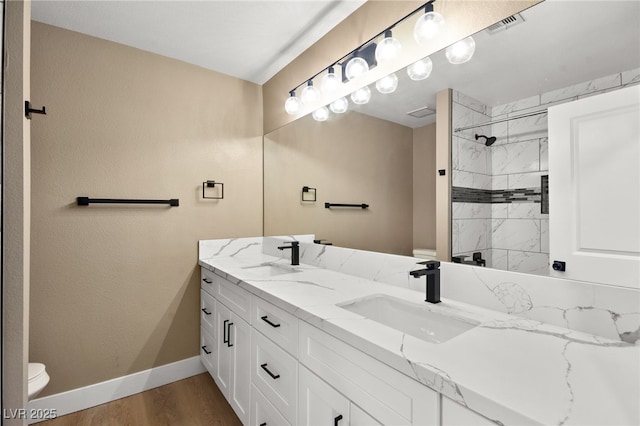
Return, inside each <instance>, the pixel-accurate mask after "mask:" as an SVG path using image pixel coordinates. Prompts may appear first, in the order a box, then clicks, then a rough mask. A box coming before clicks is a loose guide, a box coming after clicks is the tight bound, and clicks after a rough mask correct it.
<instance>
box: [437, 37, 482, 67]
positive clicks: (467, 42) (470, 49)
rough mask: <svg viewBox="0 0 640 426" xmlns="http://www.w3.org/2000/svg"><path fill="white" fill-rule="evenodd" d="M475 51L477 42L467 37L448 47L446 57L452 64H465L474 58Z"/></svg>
mask: <svg viewBox="0 0 640 426" xmlns="http://www.w3.org/2000/svg"><path fill="white" fill-rule="evenodd" d="M475 51H476V42H475V41H474V40H473V37H467V38H463V39H462V40H460V41H458V42H456V43H454V44H452V45H451V46H449V47H447V50H446V51H445V55H446V56H447V59H448V60H449V62H451V63H452V64H464V63H465V62H467V61H469V60H470V59H471V58H472V57H473V53H474V52H475Z"/></svg>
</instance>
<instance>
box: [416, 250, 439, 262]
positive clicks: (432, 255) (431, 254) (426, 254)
mask: <svg viewBox="0 0 640 426" xmlns="http://www.w3.org/2000/svg"><path fill="white" fill-rule="evenodd" d="M413 257H417V258H418V259H426V260H436V251H435V250H434V249H422V248H417V249H413Z"/></svg>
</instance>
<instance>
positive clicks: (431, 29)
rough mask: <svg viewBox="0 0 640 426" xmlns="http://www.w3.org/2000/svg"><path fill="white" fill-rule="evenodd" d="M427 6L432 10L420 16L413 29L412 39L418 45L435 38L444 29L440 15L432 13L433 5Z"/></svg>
mask: <svg viewBox="0 0 640 426" xmlns="http://www.w3.org/2000/svg"><path fill="white" fill-rule="evenodd" d="M429 6H430V7H431V9H432V10H431V11H430V12H427V13H425V14H424V15H422V16H421V17H420V19H418V21H417V22H416V25H415V26H414V27H413V37H414V38H415V39H416V41H417V42H418V43H424V42H426V41H428V40H431V39H433V38H435V37H436V36H437V35H438V33H440V31H441V30H442V27H444V18H443V17H442V15H440V14H439V13H438V12H434V11H433V5H429Z"/></svg>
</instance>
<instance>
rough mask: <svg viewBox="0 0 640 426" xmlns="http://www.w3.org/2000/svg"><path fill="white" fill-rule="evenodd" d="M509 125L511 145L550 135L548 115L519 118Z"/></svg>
mask: <svg viewBox="0 0 640 426" xmlns="http://www.w3.org/2000/svg"><path fill="white" fill-rule="evenodd" d="M508 123H509V142H510V143H513V142H521V141H529V140H532V139H540V138H545V137H547V135H548V130H547V128H548V127H547V114H546V113H545V114H538V115H532V116H530V117H524V118H518V119H515V120H511V121H509V122H508Z"/></svg>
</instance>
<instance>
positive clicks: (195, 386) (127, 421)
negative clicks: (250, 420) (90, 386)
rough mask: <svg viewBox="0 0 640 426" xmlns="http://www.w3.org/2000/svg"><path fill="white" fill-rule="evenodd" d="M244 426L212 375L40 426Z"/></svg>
mask: <svg viewBox="0 0 640 426" xmlns="http://www.w3.org/2000/svg"><path fill="white" fill-rule="evenodd" d="M241 424H242V423H240V420H239V419H238V417H237V416H236V414H235V413H234V412H233V409H232V408H231V406H230V405H229V404H228V403H227V401H226V400H225V399H224V396H223V395H222V393H220V390H219V389H218V387H217V386H216V384H215V382H214V381H213V379H212V378H211V376H210V375H209V373H202V374H199V375H197V376H193V377H189V378H188V379H184V380H180V381H178V382H174V383H170V384H168V385H165V386H161V387H159V388H155V389H151V390H148V391H146V392H142V393H139V394H136V395H132V396H129V397H126V398H122V399H119V400H117V401H113V402H109V403H107V404H103V405H99V406H97V407H93V408H89V409H87V410H83V411H78V412H76V413H72V414H67V415H66V416H61V417H58V418H56V419H53V420H48V421H45V422H41V423H38V425H42V426H145V425H148V426H164V425H167V426H200V425H202V426H205V425H206V426H211V425H219V426H223V425H225V426H226V425H241Z"/></svg>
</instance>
